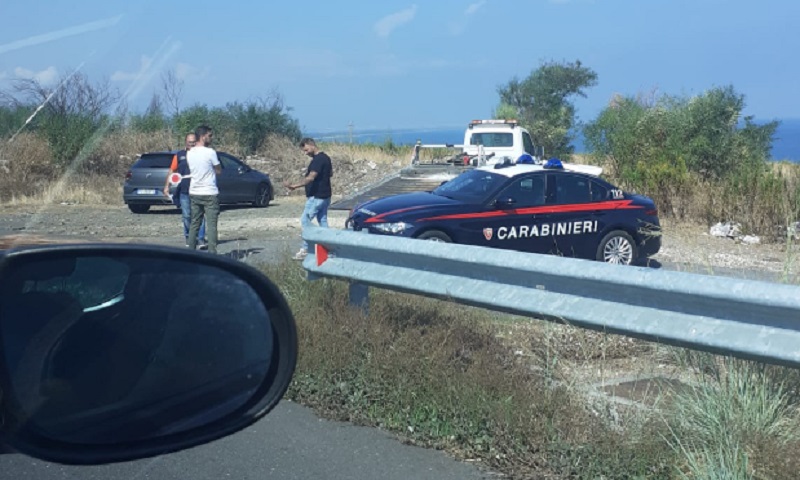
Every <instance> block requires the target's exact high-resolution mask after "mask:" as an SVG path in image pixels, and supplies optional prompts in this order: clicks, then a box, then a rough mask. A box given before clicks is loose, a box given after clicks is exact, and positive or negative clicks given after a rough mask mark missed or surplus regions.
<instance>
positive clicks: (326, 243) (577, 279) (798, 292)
mask: <svg viewBox="0 0 800 480" xmlns="http://www.w3.org/2000/svg"><path fill="white" fill-rule="evenodd" d="M303 238H305V239H306V240H307V241H308V242H309V245H310V249H309V255H308V257H306V259H305V260H304V262H303V267H304V268H305V269H306V270H307V271H308V275H309V279H312V280H313V279H316V278H321V277H330V278H338V279H342V280H348V281H349V282H350V300H351V303H354V304H359V305H363V306H365V307H366V306H368V287H370V286H373V287H380V288H385V289H390V290H396V291H401V292H408V293H415V294H420V295H425V296H429V297H436V298H441V299H446V300H450V301H454V302H457V303H461V304H466V305H473V306H477V307H483V308H487V309H490V310H495V311H501V312H508V313H513V314H517V315H524V316H529V317H536V318H542V319H546V320H551V321H557V322H566V323H569V324H572V325H576V326H579V327H583V328H589V329H593V330H600V331H607V332H611V333H618V334H622V335H626V336H629V337H635V338H641V339H645V340H651V341H655V342H659V343H664V344H670V345H676V346H681V347H687V348H691V349H695V350H702V351H706V352H712V353H719V354H724V355H732V356H736V357H741V358H746V359H750V360H758V361H763V362H767V363H775V364H781V365H787V366H792V367H800V287H798V286H793V285H782V284H775V283H768V282H759V281H753V280H741V279H734V278H728V277H712V276H706V275H699V274H693V273H684V272H673V271H663V270H656V269H652V268H645V267H630V266H624V267H623V266H617V265H608V264H604V263H600V262H592V261H588V260H578V259H572V258H561V257H556V256H550V255H537V254H530V253H523V252H515V251H510V250H497V249H488V248H484V247H475V246H468V245H456V244H447V243H438V242H430V241H420V240H413V239H407V238H398V237H390V236H383V235H370V234H367V233H361V232H352V231H346V230H333V229H325V228H319V227H311V228H307V229H305V230H304V231H303Z"/></svg>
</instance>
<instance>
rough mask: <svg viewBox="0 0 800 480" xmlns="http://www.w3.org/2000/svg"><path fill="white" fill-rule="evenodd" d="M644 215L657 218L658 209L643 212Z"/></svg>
mask: <svg viewBox="0 0 800 480" xmlns="http://www.w3.org/2000/svg"><path fill="white" fill-rule="evenodd" d="M644 214H645V215H650V216H651V217H657V216H658V209H657V208H653V209H651V210H645V211H644Z"/></svg>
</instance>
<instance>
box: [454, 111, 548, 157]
mask: <svg viewBox="0 0 800 480" xmlns="http://www.w3.org/2000/svg"><path fill="white" fill-rule="evenodd" d="M463 148H464V154H466V155H469V156H476V155H480V154H481V153H483V155H485V156H487V157H491V159H492V160H493V162H490V163H495V162H498V161H500V162H502V161H503V159H504V158H508V159H509V161H511V162H514V161H516V160H517V159H518V158H519V157H520V155H522V154H524V153H527V154H529V155H531V156H532V157H534V158H536V159H539V160H541V159H542V156H543V152H541V151H540V149H538V148H536V147H535V146H534V144H533V139H532V138H531V134H530V132H528V130H526V129H524V128H522V127H521V126H520V125H519V123H518V122H517V121H516V120H499V119H493V120H473V121H471V122H470V123H469V125H468V126H467V129H466V130H465V131H464V147H463ZM481 148H482V149H483V152H480V151H479V150H480V149H481Z"/></svg>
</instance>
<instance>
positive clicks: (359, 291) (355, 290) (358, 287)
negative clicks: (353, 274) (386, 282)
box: [350, 282, 369, 315]
mask: <svg viewBox="0 0 800 480" xmlns="http://www.w3.org/2000/svg"><path fill="white" fill-rule="evenodd" d="M350 305H352V306H354V307H359V308H360V309H361V310H362V311H363V312H364V315H366V314H368V313H369V287H368V286H366V285H364V284H363V283H358V282H350Z"/></svg>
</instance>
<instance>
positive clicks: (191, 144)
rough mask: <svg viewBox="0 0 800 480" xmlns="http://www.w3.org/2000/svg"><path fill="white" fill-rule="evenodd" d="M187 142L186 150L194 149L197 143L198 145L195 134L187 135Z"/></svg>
mask: <svg viewBox="0 0 800 480" xmlns="http://www.w3.org/2000/svg"><path fill="white" fill-rule="evenodd" d="M185 141H186V150H189V149H191V148H192V147H194V144H195V143H197V137H195V136H194V133H187V134H186V140H185Z"/></svg>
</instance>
